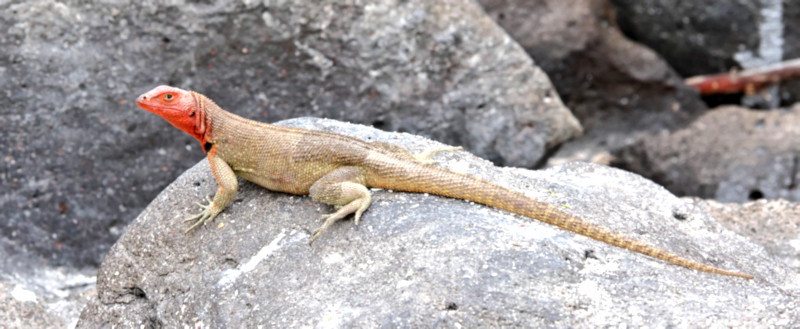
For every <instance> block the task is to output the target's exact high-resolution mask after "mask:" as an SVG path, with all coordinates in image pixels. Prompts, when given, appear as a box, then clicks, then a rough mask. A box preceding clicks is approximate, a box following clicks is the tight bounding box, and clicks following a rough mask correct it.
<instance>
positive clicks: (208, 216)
mask: <svg viewBox="0 0 800 329" xmlns="http://www.w3.org/2000/svg"><path fill="white" fill-rule="evenodd" d="M206 200H207V201H208V204H207V205H204V204H202V203H199V202H196V203H195V204H197V205H198V206H200V208H203V211H201V212H200V213H197V214H194V215H192V216H191V217H189V218H187V219H185V220H183V221H184V222H194V224H193V225H192V226H190V227H189V228H188V229H186V231H185V232H184V233H189V231H191V230H193V229H194V228H195V227H198V226H200V224H202V225H205V224H208V223H209V222H211V221H212V220H214V217H217V214H218V212H217V211H215V210H214V201H213V200H211V197H209V196H207V195H206Z"/></svg>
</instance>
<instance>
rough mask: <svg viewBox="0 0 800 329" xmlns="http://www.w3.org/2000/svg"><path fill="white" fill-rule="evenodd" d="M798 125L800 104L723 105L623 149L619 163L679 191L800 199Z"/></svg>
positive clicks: (721, 197) (724, 197)
mask: <svg viewBox="0 0 800 329" xmlns="http://www.w3.org/2000/svg"><path fill="white" fill-rule="evenodd" d="M798 126H800V104H798V105H796V106H794V107H792V108H790V109H778V110H769V111H761V110H750V109H745V108H741V107H721V108H717V109H714V110H711V111H709V112H708V113H707V114H705V115H703V116H702V117H701V118H699V119H698V120H697V121H696V122H694V123H692V124H691V125H690V126H688V127H686V128H685V129H682V130H680V131H676V132H675V133H672V134H663V135H659V136H653V137H645V138H643V139H642V140H640V141H639V142H637V143H636V144H634V145H632V146H631V147H629V148H626V149H624V150H622V151H621V152H620V153H619V154H618V163H616V165H618V166H619V167H622V168H625V169H628V170H631V171H633V172H636V173H639V174H641V175H643V176H645V177H647V178H649V179H652V180H653V181H655V182H656V183H659V184H661V185H663V186H664V187H666V188H667V189H668V190H670V191H671V192H672V193H675V194H677V195H686V196H697V197H701V198H707V199H715V200H718V201H722V202H745V201H749V200H755V199H760V198H767V199H778V198H783V199H787V200H794V201H797V200H800V188H799V186H798V185H800V184H798V180H800V145H798V143H797V141H798V140H800V130H798V128H797V127H798Z"/></svg>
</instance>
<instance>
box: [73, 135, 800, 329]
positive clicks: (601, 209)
mask: <svg viewBox="0 0 800 329" xmlns="http://www.w3.org/2000/svg"><path fill="white" fill-rule="evenodd" d="M286 124H287V125H291V126H297V127H303V128H315V129H322V130H327V131H334V132H340V133H346V134H349V135H353V136H356V137H358V138H362V139H365V140H371V141H382V142H391V143H395V144H398V145H401V146H403V147H406V148H408V149H409V150H411V151H412V152H419V151H422V150H427V149H430V148H433V147H436V145H437V144H435V143H432V142H430V141H427V140H424V139H422V138H420V137H417V136H412V135H409V134H399V133H386V132H380V131H376V130H374V129H370V128H366V127H360V126H355V125H350V124H344V123H340V122H336V121H332V120H318V119H301V120H292V121H290V122H287V123H286ZM434 159H435V160H436V161H437V162H438V165H441V166H443V167H446V168H450V169H452V170H456V171H459V172H464V173H467V174H472V175H476V176H479V177H482V178H484V179H488V180H492V181H495V182H497V183H499V184H502V185H505V186H508V187H510V188H513V189H517V190H520V191H523V192H524V193H526V194H528V195H530V196H532V197H535V198H538V199H541V200H543V201H546V202H548V203H551V204H554V205H563V206H565V207H568V209H569V211H571V212H574V213H576V214H578V215H580V216H582V217H584V218H586V219H587V220H589V221H592V222H596V223H598V224H601V225H603V226H607V227H610V228H612V229H614V230H616V231H620V232H624V233H625V234H626V235H629V236H631V237H635V238H637V239H641V240H644V241H647V242H650V243H652V244H655V245H657V246H660V247H662V248H665V249H668V250H671V251H674V252H677V253H680V254H683V255H686V256H688V257H690V258H694V259H698V260H702V261H706V262H710V263H712V264H715V265H717V266H721V267H724V268H729V269H738V270H741V271H745V272H747V273H751V274H753V275H755V276H756V279H755V280H743V279H739V278H731V277H724V276H720V275H712V274H707V273H701V272H697V271H693V270H688V269H685V268H682V267H678V266H675V265H670V264H667V263H664V262H661V261H657V260H654V259H651V258H649V257H645V256H642V255H638V254H634V253H632V252H629V251H626V250H623V249H620V248H616V247H612V246H609V245H606V244H603V243H601V242H597V241H594V240H591V239H589V238H585V237H581V236H577V235H575V234H573V233H570V232H567V231H563V230H560V229H558V228H556V227H553V226H549V225H547V224H543V223H540V222H538V221H532V220H529V219H526V218H523V217H519V216H514V215H511V214H509V213H506V212H503V211H500V210H496V209H493V208H489V207H484V206H480V205H475V204H472V203H470V202H464V201H462V200H454V199H447V198H443V197H438V196H432V195H426V194H410V193H398V192H391V191H379V190H376V191H373V195H374V197H373V198H374V200H373V205H372V207H371V208H370V209H369V210H368V211H367V212H366V213H365V214H364V217H363V218H362V223H361V225H360V227H358V228H357V229H356V228H355V227H354V226H353V225H352V222H351V221H343V222H340V223H338V224H337V225H334V226H333V227H332V228H331V229H330V230H329V231H328V232H327V233H326V235H324V236H323V237H321V238H320V240H318V241H317V242H316V243H315V244H314V246H313V247H309V246H308V238H309V232H308V229H311V228H314V227H316V226H317V225H319V224H320V221H319V216H320V214H322V213H326V212H328V211H330V209H329V208H328V207H327V206H324V205H320V204H317V203H314V202H313V201H312V200H310V198H308V197H301V196H291V195H286V194H280V193H273V192H268V191H266V190H264V189H261V188H259V187H257V186H255V185H253V184H250V183H244V182H242V183H241V184H240V186H241V188H240V191H239V194H238V196H237V198H236V201H235V202H234V203H233V204H232V205H231V206H230V207H229V208H228V209H226V210H225V212H224V213H223V214H222V215H221V217H220V218H218V219H217V220H216V222H214V223H213V225H210V226H208V227H205V228H202V229H200V230H198V231H195V232H193V233H191V234H184V233H183V230H184V229H185V227H186V226H185V224H184V223H183V222H182V221H181V219H183V218H184V217H185V216H186V215H187V214H188V213H190V212H193V211H195V210H196V209H195V207H194V206H193V202H194V201H196V200H200V199H201V198H202V197H203V196H204V195H208V194H211V193H213V192H214V190H215V189H216V183H215V181H214V179H213V176H212V175H211V173H210V171H209V169H208V165H207V163H206V162H205V161H204V162H201V163H200V164H198V165H197V166H196V167H194V168H193V169H191V170H189V171H187V172H186V173H185V174H184V175H182V176H181V177H179V178H178V179H177V180H176V181H175V182H174V183H173V184H171V185H170V186H169V187H167V189H165V190H164V192H163V193H161V194H160V195H159V196H158V197H157V198H156V199H155V200H154V202H153V203H152V204H151V205H150V206H149V207H148V208H147V209H146V210H145V211H144V212H143V213H142V214H141V215H140V216H139V217H138V218H137V220H136V221H135V222H133V223H132V224H131V225H129V226H128V229H127V231H126V233H125V234H124V235H123V237H122V238H121V239H120V240H119V242H118V243H117V244H115V245H114V247H113V248H112V250H111V252H110V253H109V255H108V257H107V258H106V259H105V261H104V263H103V266H102V268H101V269H100V272H99V273H98V299H97V300H95V301H93V302H92V303H91V304H90V305H89V306H88V307H87V308H86V309H85V310H84V312H83V313H82V315H81V320H80V322H79V324H78V327H79V328H97V327H111V326H112V325H116V326H118V327H151V326H154V327H162V326H163V327H184V326H191V327H198V326H202V327H228V328H248V327H257V326H265V327H267V326H269V327H300V326H309V327H354V326H355V327H360V326H361V327H376V326H380V327H458V326H462V327H487V326H509V327H617V326H619V325H623V324H625V325H628V326H633V327H645V326H647V327H696V326H702V327H709V326H723V327H742V326H744V327H746V326H756V327H763V326H778V327H790V326H792V325H798V324H800V322H798V320H797V319H798V318H800V313H798V297H797V296H798V290H797V289H798V288H797V285H798V283H799V282H798V276H797V274H796V273H794V272H790V271H787V270H786V269H785V268H782V267H781V266H780V265H779V262H777V261H776V260H774V259H773V258H771V257H770V256H768V255H767V254H766V252H765V251H764V249H763V248H762V247H760V246H758V245H755V244H753V243H752V242H750V241H749V240H748V239H746V238H743V237H741V236H738V235H736V234H734V233H733V232H731V231H728V230H726V229H724V228H722V226H721V225H720V224H719V223H717V222H716V221H715V220H714V219H713V218H712V217H711V216H709V215H708V214H706V213H704V212H702V211H699V210H698V209H697V208H696V207H691V206H687V203H686V202H685V201H683V200H680V199H678V198H676V197H674V196H673V195H671V194H669V193H668V192H667V191H666V190H664V189H663V188H661V187H659V186H657V185H655V184H653V183H652V182H650V181H647V180H644V179H642V178H641V177H639V176H637V175H634V174H631V173H628V172H624V171H620V170H617V169H611V168H607V167H601V166H596V165H591V164H582V163H573V164H569V165H565V166H562V167H559V168H551V169H548V170H546V171H537V172H532V171H527V170H522V169H508V168H506V169H502V168H497V167H493V166H492V165H491V164H490V163H489V162H487V161H485V160H480V159H477V158H474V157H472V156H470V155H468V154H466V153H465V152H453V153H444V154H437V155H436V157H435V158H434ZM678 218H681V219H678Z"/></svg>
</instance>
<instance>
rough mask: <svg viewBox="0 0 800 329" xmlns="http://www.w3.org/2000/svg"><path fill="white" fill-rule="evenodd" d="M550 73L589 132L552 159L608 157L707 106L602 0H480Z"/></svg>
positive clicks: (675, 125)
mask: <svg viewBox="0 0 800 329" xmlns="http://www.w3.org/2000/svg"><path fill="white" fill-rule="evenodd" d="M480 2H481V4H482V5H483V6H484V8H485V9H486V11H487V12H488V13H489V15H490V16H492V17H493V18H494V19H495V20H496V21H497V22H498V23H499V24H500V25H501V26H503V28H504V29H506V31H508V33H509V34H511V36H513V37H514V39H516V40H517V41H518V42H519V43H520V45H522V46H523V47H524V48H525V50H526V51H528V53H529V54H530V55H531V57H533V59H534V61H535V62H536V64H538V65H539V66H540V67H541V68H542V69H543V70H545V71H546V72H547V74H548V75H549V76H550V77H551V78H552V80H553V83H554V85H555V86H556V89H557V90H558V92H559V94H560V95H561V96H562V98H563V99H564V101H565V103H566V104H567V105H568V106H569V107H570V109H572V111H573V113H575V115H576V116H577V117H578V118H579V119H580V120H581V123H582V124H583V126H584V128H585V130H586V136H585V137H583V138H581V139H579V140H575V141H572V142H569V143H566V144H565V145H564V146H562V148H561V149H560V150H559V152H558V153H556V154H555V156H554V157H553V158H551V159H550V163H549V164H550V165H554V164H558V163H563V162H565V161H569V160H583V161H594V162H599V163H607V162H608V160H607V158H608V156H607V155H608V154H609V153H611V152H613V151H615V150H617V149H619V148H620V147H623V146H625V145H629V144H631V143H633V142H635V141H636V140H637V139H638V138H640V137H642V136H647V135H653V134H658V133H660V132H662V131H665V130H666V131H670V130H674V129H677V128H681V127H683V126H685V125H686V124H688V123H689V122H691V121H692V120H693V119H694V118H696V117H697V116H698V115H699V114H701V113H703V112H704V111H705V110H706V107H705V105H704V104H703V103H702V102H701V101H700V99H699V98H698V96H697V94H696V92H694V91H693V90H691V89H689V88H688V87H686V86H685V85H684V84H683V81H682V80H681V78H680V77H679V76H678V75H677V74H676V73H675V72H673V70H672V69H671V68H670V67H669V65H667V64H666V62H664V60H662V59H661V58H660V57H659V55H658V54H656V53H654V52H653V51H652V50H650V49H648V48H646V47H643V46H641V45H639V44H636V43H634V42H631V41H630V40H628V39H626V38H625V37H624V36H623V35H622V34H621V32H620V31H619V28H618V27H617V26H616V23H615V19H614V11H613V8H612V7H611V5H610V4H609V3H608V1H607V0H590V1H562V0H546V1H516V0H480Z"/></svg>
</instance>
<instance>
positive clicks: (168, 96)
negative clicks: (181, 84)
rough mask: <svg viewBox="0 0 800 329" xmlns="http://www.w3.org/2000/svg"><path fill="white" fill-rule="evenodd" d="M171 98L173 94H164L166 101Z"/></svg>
mask: <svg viewBox="0 0 800 329" xmlns="http://www.w3.org/2000/svg"><path fill="white" fill-rule="evenodd" d="M173 98H174V96H172V94H166V95H164V100H165V101H167V102H169V101H171V100H172V99H173Z"/></svg>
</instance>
